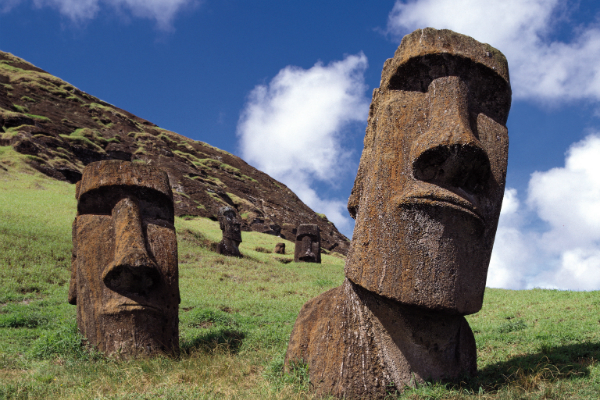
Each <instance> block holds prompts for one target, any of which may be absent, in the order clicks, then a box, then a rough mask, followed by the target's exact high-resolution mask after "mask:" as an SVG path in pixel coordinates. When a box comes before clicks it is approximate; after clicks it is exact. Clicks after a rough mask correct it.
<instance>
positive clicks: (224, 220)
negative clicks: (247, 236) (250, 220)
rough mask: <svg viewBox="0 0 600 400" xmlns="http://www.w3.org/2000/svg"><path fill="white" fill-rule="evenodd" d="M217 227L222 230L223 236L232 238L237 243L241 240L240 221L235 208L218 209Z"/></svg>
mask: <svg viewBox="0 0 600 400" xmlns="http://www.w3.org/2000/svg"><path fill="white" fill-rule="evenodd" d="M218 218H219V227H220V228H221V230H222V231H223V238H225V239H230V240H233V241H234V242H237V243H238V244H239V243H241V242H242V230H241V226H242V224H241V221H240V219H239V218H238V216H237V213H236V212H235V210H234V209H233V208H231V207H221V208H220V209H219V217H218Z"/></svg>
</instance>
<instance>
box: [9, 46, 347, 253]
mask: <svg viewBox="0 0 600 400" xmlns="http://www.w3.org/2000/svg"><path fill="white" fill-rule="evenodd" d="M0 83H6V85H2V84H0V127H1V126H4V127H5V128H12V129H11V130H10V131H8V132H0V145H2V146H8V145H10V146H12V147H13V148H14V149H15V150H16V151H17V152H19V153H21V154H23V155H34V156H35V157H22V158H21V159H22V160H23V161H25V162H27V163H28V164H29V165H31V166H32V167H34V168H35V169H37V170H38V171H41V172H43V173H44V174H46V175H48V176H51V177H52V178H54V179H60V180H66V181H69V182H71V183H75V182H76V181H77V180H78V179H80V178H81V173H82V172H83V169H84V168H85V166H86V165H87V164H89V163H91V162H94V161H100V160H109V159H115V160H125V161H134V160H135V161H136V162H143V163H147V164H149V165H153V166H155V167H157V168H159V169H160V170H163V171H165V172H166V173H167V174H168V175H169V182H170V183H171V189H172V191H173V200H174V203H175V215H177V216H183V215H193V216H202V217H207V218H211V219H213V220H216V219H217V217H218V211H219V209H220V208H221V207H224V206H230V207H232V208H234V209H235V210H236V211H237V214H238V215H239V216H240V217H241V218H240V220H241V224H242V226H241V228H242V230H243V231H255V232H263V233H269V234H272V235H275V236H281V237H282V238H283V239H287V240H292V241H293V240H294V238H295V237H296V234H295V232H293V230H294V229H295V228H296V227H297V226H298V225H299V224H318V225H319V227H320V228H321V246H322V247H323V248H324V249H327V250H330V251H336V252H339V253H342V254H344V255H345V254H347V252H348V248H349V246H350V241H349V240H348V239H347V238H346V237H345V236H344V235H342V234H341V233H340V232H339V231H338V230H337V229H336V228H335V226H334V225H333V224H332V223H330V222H329V221H327V220H326V219H325V218H323V216H322V215H317V214H316V213H315V212H314V211H313V210H311V209H310V208H309V207H308V206H307V205H306V204H304V203H303V202H302V201H301V200H300V199H299V198H298V197H297V196H296V195H295V194H294V193H293V192H292V191H291V190H290V189H289V188H287V187H286V186H285V185H284V184H283V183H281V182H278V181H276V180H274V179H273V178H271V177H270V176H268V175H267V174H265V173H263V172H261V171H258V170H257V169H255V168H253V167H252V166H250V165H248V164H247V163H246V162H244V160H242V159H240V158H239V157H236V156H235V155H233V154H230V153H228V152H226V151H223V150H221V149H218V148H215V147H213V146H210V145H209V144H207V143H203V142H201V141H198V140H192V139H189V138H186V137H184V136H182V135H178V134H177V133H174V132H171V131H168V130H166V129H162V128H159V127H158V126H156V125H155V124H153V123H151V122H149V121H147V120H144V119H142V118H139V117H137V116H135V115H133V114H131V113H129V112H127V111H125V110H123V109H120V108H117V107H115V106H113V105H111V104H108V103H106V102H104V101H102V100H100V99H98V98H95V97H93V96H91V95H89V94H87V93H84V92H82V91H81V90H79V89H77V88H76V87H74V86H73V85H70V84H68V83H67V82H65V81H63V80H61V79H59V78H57V77H55V76H52V75H50V74H48V73H46V72H45V71H43V70H41V69H39V68H37V67H35V66H33V65H31V64H30V63H28V62H26V61H25V60H22V59H20V58H17V57H15V56H13V55H11V54H9V53H4V52H1V51H0ZM32 115H33V116H37V117H35V118H34V117H32ZM7 130H8V129H7ZM194 136H196V137H210V136H211V134H210V132H196V133H194ZM2 161H3V160H1V159H0V165H4V166H5V167H6V166H8V167H10V163H9V161H7V162H6V164H5V163H3V162H2ZM7 164H8V165H7Z"/></svg>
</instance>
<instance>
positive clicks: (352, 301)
mask: <svg viewBox="0 0 600 400" xmlns="http://www.w3.org/2000/svg"><path fill="white" fill-rule="evenodd" d="M476 354H477V353H476V347H475V339H474V337H473V332H472V331H471V328H470V327H469V324H468V323H467V321H466V320H465V318H464V317H463V316H455V315H447V314H443V313H439V312H435V311H427V310H423V309H419V308H416V307H412V306H403V305H401V304H399V303H398V302H396V301H393V300H389V299H386V298H384V297H382V296H379V295H377V294H375V293H372V292H370V291H368V290H365V289H363V288H361V287H360V286H358V285H355V284H353V283H352V282H350V281H349V280H348V279H346V280H345V282H344V284H343V285H342V286H339V287H337V288H335V289H331V290H330V291H328V292H326V293H323V294H322V295H320V296H318V297H316V298H314V299H312V300H310V301H309V302H308V303H306V304H305V305H304V306H303V307H302V310H301V311H300V314H299V315H298V319H297V320H296V323H295V324H294V329H293V331H292V334H291V338H290V343H289V346H288V350H287V353H286V359H285V363H286V366H287V367H288V368H289V367H290V363H291V362H293V361H298V360H303V361H305V362H307V363H308V366H309V372H310V381H311V383H312V384H313V385H314V387H315V389H316V392H317V393H318V394H320V395H325V394H334V395H336V396H338V397H345V398H360V399H363V398H364V399H374V398H383V397H385V395H386V394H389V393H393V392H394V391H396V390H401V389H402V388H403V386H404V385H405V384H407V385H411V384H414V382H415V381H417V382H423V381H424V380H426V379H440V378H456V377H458V376H460V375H461V374H464V373H465V372H467V373H470V374H474V373H475V372H476Z"/></svg>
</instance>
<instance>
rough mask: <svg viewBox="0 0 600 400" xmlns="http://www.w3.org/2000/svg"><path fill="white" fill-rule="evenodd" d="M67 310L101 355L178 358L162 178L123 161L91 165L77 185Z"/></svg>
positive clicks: (175, 291) (171, 232) (173, 241)
mask: <svg viewBox="0 0 600 400" xmlns="http://www.w3.org/2000/svg"><path fill="white" fill-rule="evenodd" d="M76 198H77V216H76V217H75V221H74V222H73V260H72V272H71V284H70V288H69V303H71V304H76V305H77V325H78V327H79V330H80V332H81V333H82V334H83V336H85V337H86V338H87V340H88V343H89V344H91V345H93V346H95V347H96V348H97V349H99V350H101V351H103V352H105V353H106V354H112V353H118V354H120V355H124V356H136V355H154V354H174V353H177V352H178V351H179V326H178V325H179V316H178V312H179V302H180V297H179V274H178V265H177V237H176V234H175V226H174V225H173V223H174V213H173V193H172V192H171V186H170V185H169V178H168V176H167V174H166V173H165V172H162V171H159V170H157V169H155V168H153V167H150V166H147V165H139V164H134V163H131V162H127V161H115V160H111V161H99V162H94V163H91V164H89V165H88V166H87V167H86V168H85V169H84V171H83V176H82V179H81V181H80V182H78V184H77V192H76Z"/></svg>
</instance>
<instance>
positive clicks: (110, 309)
mask: <svg viewBox="0 0 600 400" xmlns="http://www.w3.org/2000/svg"><path fill="white" fill-rule="evenodd" d="M137 311H143V312H150V313H153V314H157V315H166V313H165V310H163V309H162V308H160V307H157V306H156V305H153V304H147V303H146V302H144V303H138V302H136V301H135V300H132V299H129V298H128V299H127V301H124V302H122V301H119V300H118V299H115V300H113V301H110V302H109V303H108V304H106V305H105V306H104V307H103V310H102V314H103V315H116V314H127V313H131V312H137Z"/></svg>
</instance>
